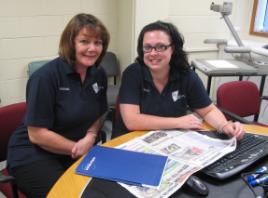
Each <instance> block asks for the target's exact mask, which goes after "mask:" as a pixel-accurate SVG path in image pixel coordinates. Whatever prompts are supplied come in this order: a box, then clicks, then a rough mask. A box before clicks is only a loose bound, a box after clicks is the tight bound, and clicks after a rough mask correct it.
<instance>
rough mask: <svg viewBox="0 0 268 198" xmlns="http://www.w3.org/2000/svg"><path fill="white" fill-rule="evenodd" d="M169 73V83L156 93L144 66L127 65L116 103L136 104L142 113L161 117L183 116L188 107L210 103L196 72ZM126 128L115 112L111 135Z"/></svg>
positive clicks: (115, 135) (193, 107)
mask: <svg viewBox="0 0 268 198" xmlns="http://www.w3.org/2000/svg"><path fill="white" fill-rule="evenodd" d="M169 75H170V76H169V81H168V84H167V85H166V87H165V88H164V90H163V92H162V93H159V91H158V90H157V89H156V87H155V86H154V83H153V79H152V75H151V73H150V71H149V69H148V67H147V66H145V65H140V64H138V63H134V64H132V65H130V66H128V67H127V68H126V70H125V71H124V73H123V76H122V82H121V87H120V91H119V99H118V100H119V103H120V104H135V105H139V106H140V112H141V113H144V114H150V115H156V116H163V117H179V116H183V115H185V114H186V112H187V110H189V109H198V108H203V107H206V106H208V105H210V104H211V100H210V98H209V96H208V95H207V92H206V90H205V88H204V86H203V83H202V81H201V80H200V78H199V77H198V76H197V74H196V73H195V72H193V71H192V70H189V71H186V72H179V71H177V70H174V71H170V74H169ZM126 132H129V130H128V129H127V128H126V126H125V125H124V123H123V121H122V118H121V115H120V114H119V115H117V116H116V122H115V127H114V130H113V137H117V136H119V135H122V134H124V133H126Z"/></svg>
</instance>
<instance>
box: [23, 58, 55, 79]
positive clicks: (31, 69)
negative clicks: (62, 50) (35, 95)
mask: <svg viewBox="0 0 268 198" xmlns="http://www.w3.org/2000/svg"><path fill="white" fill-rule="evenodd" d="M49 61H50V60H40V61H33V62H30V63H29V64H28V76H29V77H30V76H31V75H32V74H33V73H34V72H35V71H36V70H38V69H39V68H40V67H42V66H43V65H45V64H46V63H47V62H49Z"/></svg>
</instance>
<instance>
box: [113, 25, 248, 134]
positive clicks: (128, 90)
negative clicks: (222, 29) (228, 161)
mask: <svg viewBox="0 0 268 198" xmlns="http://www.w3.org/2000/svg"><path fill="white" fill-rule="evenodd" d="M183 43H184V41H183V38H182V35H181V34H180V33H179V32H178V30H177V28H176V27H175V26H174V25H173V24H171V23H166V22H162V21H157V22H154V23H151V24H148V25H146V26H145V27H144V28H143V29H142V31H141V33H140V35H139V38H138V46H137V51H138V57H137V59H136V63H133V64H131V65H130V66H128V67H127V69H126V70H125V71H124V73H123V76H122V82H121V87H120V92H119V97H118V103H119V109H120V114H119V115H117V116H116V122H115V127H114V130H113V137H116V136H119V135H122V134H124V133H127V132H129V131H134V130H157V129H176V128H178V129H202V119H204V120H205V121H206V122H207V123H208V124H210V125H211V126H213V127H215V128H216V129H217V130H218V131H220V132H223V133H226V134H227V135H229V136H235V137H236V138H238V139H240V138H242V137H243V134H244V132H243V129H242V126H241V125H240V123H238V122H235V123H232V122H227V120H226V119H225V117H224V115H223V114H222V113H221V112H220V111H219V110H218V109H217V107H216V106H215V105H214V104H213V103H212V102H211V100H210V98H209V96H208V95H207V92H206V90H205V88H204V86H203V84H202V82H201V80H200V79H199V77H198V76H197V74H196V73H194V72H193V71H192V70H191V69H190V67H189V64H188V60H187V56H186V53H185V52H184V51H183ZM188 110H191V112H194V113H189V111H188Z"/></svg>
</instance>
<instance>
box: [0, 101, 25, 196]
mask: <svg viewBox="0 0 268 198" xmlns="http://www.w3.org/2000/svg"><path fill="white" fill-rule="evenodd" d="M25 112H26V103H25V102H21V103H16V104H11V105H7V106H4V107H0V132H1V133H0V162H4V161H5V160H6V157H7V146H8V141H9V138H10V136H11V134H12V133H13V132H14V131H15V129H16V128H17V127H18V125H19V124H20V122H21V121H22V119H23V117H24V115H25ZM0 191H1V192H2V193H3V194H4V195H5V196H6V197H8V198H11V197H14V198H17V197H19V198H22V197H24V198H25V197H26V196H25V195H23V194H22V193H21V192H18V191H17V186H16V183H15V179H14V177H12V176H11V175H8V171H7V168H4V169H3V170H1V171H0Z"/></svg>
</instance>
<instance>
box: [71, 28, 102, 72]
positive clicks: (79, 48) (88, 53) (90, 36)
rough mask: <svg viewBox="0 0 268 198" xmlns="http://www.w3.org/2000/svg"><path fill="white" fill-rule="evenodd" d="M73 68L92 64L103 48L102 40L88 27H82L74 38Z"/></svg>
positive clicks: (77, 68) (78, 68)
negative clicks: (74, 62)
mask: <svg viewBox="0 0 268 198" xmlns="http://www.w3.org/2000/svg"><path fill="white" fill-rule="evenodd" d="M74 46H75V59H76V64H75V69H76V70H80V69H87V68H88V67H91V66H93V65H94V64H95V63H96V61H97V59H98V58H99V56H100V55H101V52H102V50H103V45H102V40H101V39H100V38H99V37H97V36H96V33H94V32H93V31H92V30H90V29H89V28H83V29H81V30H80V32H79V33H78V35H77V36H76V37H75V39H74Z"/></svg>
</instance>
